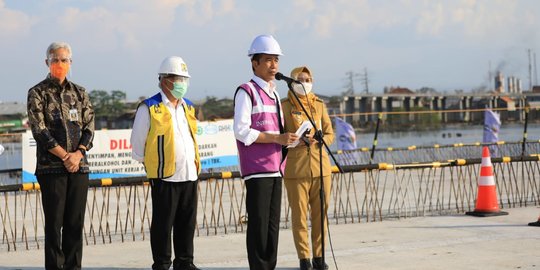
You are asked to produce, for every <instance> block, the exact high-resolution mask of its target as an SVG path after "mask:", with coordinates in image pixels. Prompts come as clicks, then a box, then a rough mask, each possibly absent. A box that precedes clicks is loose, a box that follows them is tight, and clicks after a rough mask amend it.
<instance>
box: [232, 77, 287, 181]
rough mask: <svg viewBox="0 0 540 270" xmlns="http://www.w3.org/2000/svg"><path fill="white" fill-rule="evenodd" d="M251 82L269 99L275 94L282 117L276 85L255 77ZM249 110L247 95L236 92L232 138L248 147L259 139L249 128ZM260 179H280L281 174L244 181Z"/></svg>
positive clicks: (257, 175)
mask: <svg viewBox="0 0 540 270" xmlns="http://www.w3.org/2000/svg"><path fill="white" fill-rule="evenodd" d="M252 80H253V81H254V82H255V83H256V84H257V85H259V87H261V88H262V90H263V91H264V92H266V93H267V94H268V96H270V98H272V99H275V98H274V94H275V96H276V97H277V102H278V104H279V108H280V115H283V112H282V111H281V101H280V98H279V94H278V92H277V91H276V85H275V84H274V82H266V81H265V80H263V79H261V78H259V77H257V76H253V78H252ZM254 90H255V89H254ZM251 109H252V104H251V99H250V96H249V95H248V93H247V92H246V91H243V90H240V91H238V92H236V96H235V97H234V124H233V129H234V137H236V139H237V140H239V141H241V142H243V143H244V145H245V146H250V145H251V144H253V143H254V142H255V141H256V140H257V138H258V137H259V133H261V132H260V131H258V130H256V129H252V128H251ZM261 177H281V173H280V172H276V173H259V174H252V175H249V176H246V177H245V178H244V180H248V179H251V178H261Z"/></svg>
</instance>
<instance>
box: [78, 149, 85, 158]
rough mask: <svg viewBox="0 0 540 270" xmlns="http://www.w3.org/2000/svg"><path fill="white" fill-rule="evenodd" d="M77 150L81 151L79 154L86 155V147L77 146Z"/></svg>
mask: <svg viewBox="0 0 540 270" xmlns="http://www.w3.org/2000/svg"><path fill="white" fill-rule="evenodd" d="M77 150H79V151H81V154H82V155H83V156H86V149H84V148H82V147H79V148H77Z"/></svg>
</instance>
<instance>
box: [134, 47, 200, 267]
mask: <svg viewBox="0 0 540 270" xmlns="http://www.w3.org/2000/svg"><path fill="white" fill-rule="evenodd" d="M158 74H159V77H158V78H159V87H160V88H161V92H159V93H157V94H156V95H154V96H153V97H151V98H148V99H146V100H144V101H143V102H142V103H141V104H140V105H139V107H138V108H137V114H136V116H135V121H134V123H133V130H132V133H131V145H132V147H133V149H132V156H133V159H135V160H137V161H140V162H143V163H144V167H145V169H146V174H147V178H148V179H150V183H151V185H152V225H151V228H150V245H151V247H152V257H153V260H154V263H153V264H152V269H157V270H165V269H169V267H170V266H171V230H172V229H173V228H174V233H173V235H174V238H173V240H172V241H173V242H174V255H175V258H174V262H172V264H173V269H174V270H197V269H199V268H197V267H196V266H195V265H194V264H193V237H194V236H195V226H196V223H197V222H196V221H197V220H196V218H197V184H198V181H197V179H198V174H199V172H200V168H201V163H200V160H199V150H198V147H197V142H196V140H195V133H196V132H197V119H196V118H195V108H194V107H193V106H192V104H191V102H190V101H189V100H187V99H185V98H184V95H185V94H186V92H187V87H188V85H189V78H190V76H189V74H188V69H187V65H186V63H185V62H184V60H182V58H180V57H177V56H172V57H167V58H165V60H163V62H162V63H161V66H160V69H159V72H158Z"/></svg>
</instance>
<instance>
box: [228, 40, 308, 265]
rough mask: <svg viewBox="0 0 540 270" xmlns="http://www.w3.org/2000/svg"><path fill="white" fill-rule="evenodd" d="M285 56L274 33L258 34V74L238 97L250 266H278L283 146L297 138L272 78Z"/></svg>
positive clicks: (254, 63) (254, 51)
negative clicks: (288, 129) (285, 123)
mask: <svg viewBox="0 0 540 270" xmlns="http://www.w3.org/2000/svg"><path fill="white" fill-rule="evenodd" d="M280 55H283V54H282V52H281V48H280V46H279V44H278V43H277V41H276V40H275V39H274V37H272V36H270V35H260V36H258V37H256V38H255V39H254V40H253V42H252V44H251V47H250V49H249V51H248V56H249V57H250V58H251V67H252V70H253V73H254V76H253V77H252V79H251V80H250V81H249V82H247V83H245V84H242V85H240V86H239V87H238V88H237V90H236V93H235V97H234V125H233V127H234V134H235V137H236V145H237V147H238V155H239V158H240V171H241V174H242V178H243V179H244V180H245V181H246V191H247V195H246V209H247V214H248V227H247V233H246V237H247V239H246V242H247V253H248V260H249V267H250V269H257V270H269V269H275V267H276V263H277V247H278V238H279V220H280V215H281V190H282V176H283V174H282V172H283V168H284V165H285V164H284V163H285V162H284V157H283V155H282V146H284V145H289V144H291V143H292V142H294V141H295V140H297V139H298V136H296V134H294V133H284V131H283V113H282V111H281V104H280V101H279V100H280V98H279V95H278V93H277V91H276V85H275V83H274V82H273V80H274V77H275V75H276V73H277V72H278V68H279V56H280Z"/></svg>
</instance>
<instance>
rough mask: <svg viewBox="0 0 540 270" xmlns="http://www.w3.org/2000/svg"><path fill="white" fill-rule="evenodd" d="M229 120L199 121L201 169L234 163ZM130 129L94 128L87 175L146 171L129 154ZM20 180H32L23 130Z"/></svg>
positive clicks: (30, 150)
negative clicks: (21, 173)
mask: <svg viewBox="0 0 540 270" xmlns="http://www.w3.org/2000/svg"><path fill="white" fill-rule="evenodd" d="M232 125H233V120H232V119H229V120H222V121H215V122H199V123H198V129H197V135H196V138H197V143H198V145H199V153H200V155H201V164H202V169H203V172H204V171H205V170H208V169H215V168H219V167H231V166H238V154H237V149H236V141H235V139H234V131H233V127H232ZM130 137H131V129H116V130H96V131H95V133H94V141H93V145H94V146H93V148H92V149H90V150H89V151H88V152H87V154H86V156H87V158H88V162H89V164H90V179H101V178H116V177H134V176H144V175H146V173H145V170H144V166H143V165H142V163H139V162H137V161H136V160H134V159H132V158H131V144H130ZM22 153H23V155H22V161H23V164H22V165H23V166H22V169H23V175H22V178H23V183H27V182H36V177H35V175H34V171H35V168H36V141H35V140H34V138H33V137H32V133H31V132H30V131H27V132H26V133H24V134H23V136H22Z"/></svg>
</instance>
